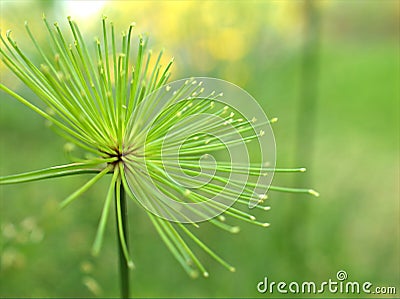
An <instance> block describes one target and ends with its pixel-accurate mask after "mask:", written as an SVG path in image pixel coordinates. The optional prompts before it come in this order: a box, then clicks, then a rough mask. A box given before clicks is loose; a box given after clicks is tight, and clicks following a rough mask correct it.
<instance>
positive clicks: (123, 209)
mask: <svg viewBox="0 0 400 299" xmlns="http://www.w3.org/2000/svg"><path fill="white" fill-rule="evenodd" d="M117 188H119V190H117ZM117 192H119V196H118V195H117ZM118 200H119V201H120V203H119V204H118ZM118 207H119V209H120V211H118ZM118 213H120V215H121V220H122V221H121V222H122V233H123V235H124V238H125V242H126V244H127V246H128V243H129V242H128V224H127V218H128V215H127V202H126V194H125V190H124V187H123V186H122V184H120V185H119V186H118V185H117V186H116V189H115V219H116V227H117V236H118V252H119V272H120V273H119V275H120V281H121V285H120V288H121V298H129V292H130V290H129V268H128V263H127V261H126V259H125V256H124V252H123V247H122V242H123V241H122V240H121V237H120V234H119V226H118Z"/></svg>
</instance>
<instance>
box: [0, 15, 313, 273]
mask: <svg viewBox="0 0 400 299" xmlns="http://www.w3.org/2000/svg"><path fill="white" fill-rule="evenodd" d="M43 21H44V28H45V30H46V31H47V34H48V38H49V39H48V40H49V43H48V44H46V45H45V46H44V45H39V43H38V42H37V40H36V39H35V37H34V34H33V33H32V32H31V31H30V29H29V26H28V24H25V27H26V31H27V35H28V36H29V38H30V40H31V42H32V46H33V47H34V48H35V49H36V51H37V53H38V54H39V56H40V61H39V62H36V61H35V62H34V61H32V60H31V59H30V58H29V57H28V56H27V55H26V54H25V52H24V50H23V49H21V48H19V46H18V44H17V42H16V41H15V40H14V39H13V37H12V36H11V34H10V31H8V32H7V33H6V34H5V36H3V35H2V36H1V43H2V46H1V49H0V54H1V59H2V62H3V63H4V64H5V66H7V67H8V68H9V70H10V71H11V72H12V73H14V74H15V75H16V76H17V77H18V78H19V79H20V80H21V81H22V82H23V83H24V84H25V85H26V86H27V87H28V88H30V89H31V90H32V91H33V92H34V93H35V94H36V95H37V97H38V98H39V99H40V100H41V102H42V104H41V105H35V104H33V103H32V102H31V101H30V100H28V99H27V98H24V97H23V96H22V95H20V94H18V93H16V92H15V91H13V90H11V89H10V88H8V87H7V86H5V85H4V84H3V83H1V84H0V89H1V90H2V91H3V92H5V93H6V94H9V95H11V96H12V97H13V98H15V99H16V100H18V101H19V102H21V103H22V104H24V105H25V106H27V107H28V108H30V109H32V110H33V111H35V112H36V113H38V114H40V115H41V116H42V117H44V118H45V119H46V121H47V122H48V123H50V124H51V127H52V128H53V129H54V130H56V132H57V133H58V134H60V135H61V136H63V137H64V138H65V139H66V140H67V141H68V143H67V145H66V147H65V149H66V150H67V151H68V152H71V151H72V150H73V148H74V147H79V148H81V149H83V150H85V151H87V152H88V153H89V154H90V155H89V156H90V157H91V158H84V159H83V158H80V159H78V158H75V157H72V155H71V157H72V158H73V159H74V160H75V161H72V162H73V163H70V164H65V165H60V166H53V167H50V168H45V169H42V170H37V171H33V172H28V173H23V174H18V175H8V176H3V177H0V184H13V183H22V182H28V181H35V180H41V179H47V178H53V177H60V176H69V175H77V174H82V173H92V174H93V177H92V178H91V179H90V180H89V181H88V182H86V183H85V184H84V185H83V186H81V187H80V188H78V189H77V190H76V191H75V192H73V193H72V194H71V195H70V196H68V197H67V198H66V199H65V200H64V201H62V202H61V207H65V206H67V205H68V204H70V203H71V202H73V201H74V200H75V199H77V198H78V197H79V196H80V195H82V194H83V193H84V192H85V191H86V190H88V189H89V188H90V187H91V186H92V185H94V184H95V183H96V182H97V181H99V180H100V179H101V178H103V177H105V176H110V177H111V179H110V185H109V189H108V192H107V194H106V195H105V200H104V207H103V211H102V214H101V216H100V222H99V226H98V230H97V234H96V237H95V241H94V244H93V253H94V254H97V253H98V252H99V250H100V247H101V243H102V238H103V234H104V230H105V226H106V222H107V218H108V214H109V209H110V206H111V202H112V198H113V196H114V195H115V202H116V211H117V216H116V220H117V227H118V235H119V240H120V246H121V248H122V252H123V256H124V258H125V260H126V262H127V264H128V265H129V266H130V267H132V266H133V262H132V260H131V257H130V255H129V251H128V246H127V240H126V234H125V231H124V220H123V214H124V213H123V210H124V207H122V205H123V199H124V197H125V196H126V195H127V196H129V198H130V199H132V200H133V201H134V202H136V203H139V204H140V206H142V207H144V208H145V209H146V212H147V215H148V217H149V219H150V220H151V222H152V223H153V225H154V227H155V229H156V230H157V232H158V233H159V234H160V236H161V238H162V240H163V241H164V242H165V244H166V246H167V247H168V248H169V249H170V251H171V253H172V254H173V255H174V256H175V258H176V259H177V260H178V262H179V263H180V264H181V265H182V267H183V268H184V269H185V270H186V271H187V272H188V273H189V274H190V275H192V276H195V275H196V273H198V272H199V271H200V272H201V273H202V274H203V275H204V276H205V277H207V276H208V275H209V274H208V271H207V270H206V269H205V267H204V266H203V264H202V262H201V261H200V260H199V259H198V258H197V257H196V256H195V255H194V254H193V252H192V250H191V248H190V247H189V246H188V245H187V242H188V241H190V242H192V243H194V244H196V245H197V246H199V247H200V248H201V249H203V250H204V251H205V252H207V253H208V254H209V255H210V256H211V257H212V258H214V259H215V260H216V261H218V262H219V263H220V264H221V265H223V266H225V267H226V268H227V269H229V270H230V271H234V267H232V266H231V265H230V264H228V263H227V262H226V261H225V260H223V259H222V258H221V257H220V256H218V255H217V254H216V253H215V252H214V251H212V250H211V249H210V248H209V247H208V246H207V245H206V244H205V243H203V242H202V241H201V240H199V239H198V238H197V237H196V236H195V234H194V233H193V232H192V231H193V228H196V227H198V226H199V222H202V221H209V222H210V223H212V224H214V225H215V226H217V227H219V228H221V229H223V230H226V231H228V232H231V233H237V232H239V227H237V226H233V225H230V224H229V220H230V219H232V218H236V219H239V220H243V221H246V222H250V223H252V224H255V225H258V226H261V227H268V226H269V224H268V223H265V222H260V221H258V220H257V219H256V218H255V217H254V216H253V215H252V214H251V208H257V209H262V210H265V211H266V210H269V206H263V205H261V204H262V203H263V202H264V201H265V200H266V199H267V195H266V192H267V190H268V189H269V190H272V191H284V192H301V193H310V194H312V195H316V196H317V195H318V193H316V192H315V191H313V190H309V189H293V188H284V187H276V186H272V185H271V181H272V176H273V173H274V172H303V171H305V169H304V168H295V169H277V168H275V167H274V166H275V143H274V138H273V134H272V129H271V128H270V123H273V122H275V121H276V119H275V118H274V119H271V120H268V119H267V118H266V117H265V114H264V113H263V111H262V109H261V108H260V107H259V106H257V104H256V102H255V101H254V100H253V99H252V98H251V97H250V96H249V95H248V94H247V93H246V92H244V91H243V90H241V89H240V88H239V87H237V86H235V85H233V84H230V83H228V82H225V81H222V80H218V79H210V78H191V79H186V80H179V81H176V82H172V83H169V84H167V80H168V78H169V76H170V67H171V64H172V60H171V61H170V62H169V63H168V64H167V65H165V66H162V65H161V57H162V52H161V53H160V54H159V55H158V56H156V57H153V55H152V52H151V51H147V50H146V45H147V39H146V38H143V37H142V36H139V39H138V43H137V45H135V43H133V42H132V40H133V38H132V35H133V29H134V24H132V25H131V26H130V27H129V28H128V30H127V32H123V33H122V36H117V35H116V34H115V29H114V26H113V24H112V23H107V22H106V18H103V19H102V23H101V25H102V33H101V37H100V38H96V39H95V40H94V42H93V44H91V45H87V43H86V42H85V39H84V37H83V35H82V34H81V32H80V30H79V28H78V26H77V24H76V23H75V22H74V21H72V20H71V19H70V18H68V25H69V29H70V34H68V35H67V34H65V33H64V32H63V30H61V29H60V27H59V26H58V24H57V23H55V24H54V25H50V24H49V22H48V21H47V20H46V18H44V17H43ZM117 37H118V38H117ZM44 47H45V48H44ZM253 144H255V145H254V146H253ZM250 151H251V154H249V153H250ZM260 160H261V162H259V161H260Z"/></svg>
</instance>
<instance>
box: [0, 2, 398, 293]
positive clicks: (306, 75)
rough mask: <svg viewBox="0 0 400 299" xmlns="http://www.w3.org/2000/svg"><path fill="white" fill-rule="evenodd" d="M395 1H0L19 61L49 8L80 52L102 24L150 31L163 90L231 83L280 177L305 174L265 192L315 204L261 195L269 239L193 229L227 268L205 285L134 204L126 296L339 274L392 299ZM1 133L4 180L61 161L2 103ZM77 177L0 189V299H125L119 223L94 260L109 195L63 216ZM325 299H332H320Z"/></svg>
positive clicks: (28, 119)
mask: <svg viewBox="0 0 400 299" xmlns="http://www.w3.org/2000/svg"><path fill="white" fill-rule="evenodd" d="M399 3H400V2H399V1H384V0H383V1H313V2H307V1H243V2H242V1H234V2H224V1H221V2H217V1H202V2H197V1H187V2H183V1H176V2H175V1H166V2H163V1H155V2H153V1H42V2H41V1H32V2H29V1H4V0H2V1H1V2H0V5H1V6H0V7H1V30H2V33H3V34H4V33H5V31H6V30H7V29H12V30H13V36H14V38H15V39H17V40H18V42H19V45H21V47H24V46H25V49H27V51H28V52H29V51H30V49H32V46H31V45H30V44H29V43H28V42H27V40H28V39H27V38H26V35H25V33H24V21H25V20H28V21H29V23H30V26H31V27H32V30H33V31H34V32H35V33H36V36H37V37H38V38H39V39H41V42H42V43H45V42H46V38H47V37H46V36H45V35H42V34H43V33H44V32H45V31H44V27H43V26H42V22H41V16H42V13H43V12H44V13H45V14H46V15H47V17H48V19H49V20H50V21H56V20H57V21H58V22H59V23H60V24H62V25H63V26H65V25H66V16H67V15H71V16H73V18H74V19H75V20H77V21H78V23H79V25H80V27H81V30H82V32H84V34H85V35H86V36H87V37H88V38H89V41H90V40H91V37H92V36H95V35H98V34H99V30H100V16H101V15H102V14H105V15H107V16H108V17H109V19H110V20H112V21H113V22H114V23H115V25H116V28H118V30H120V31H122V30H125V29H126V28H127V27H128V26H129V24H130V23H131V22H132V21H135V22H136V24H137V29H136V32H137V33H138V34H139V33H148V34H149V35H150V44H151V46H152V48H153V49H154V50H160V49H162V48H163V47H165V48H166V52H165V53H166V55H165V60H168V59H170V57H172V56H174V57H175V65H174V68H173V77H172V79H179V78H184V77H188V76H211V77H218V78H222V79H224V80H228V81H231V82H233V83H235V84H237V85H239V86H241V87H242V88H244V89H245V90H247V91H248V92H249V93H250V94H251V95H253V96H254V97H255V98H256V99H257V100H258V101H259V102H260V104H261V105H262V106H263V108H264V109H265V111H266V113H267V115H268V116H269V117H279V122H278V123H277V124H276V125H274V132H275V138H276V143H277V155H278V160H277V165H278V166H282V167H290V166H307V168H308V172H307V173H305V174H294V175H291V174H280V175H276V176H275V179H274V183H275V184H276V185H286V186H303V187H312V188H315V189H317V190H318V191H319V192H320V193H321V196H320V198H313V197H309V196H297V195H291V194H289V195H287V194H281V193H270V199H269V200H270V202H269V203H270V205H271V206H272V210H271V211H270V212H266V213H265V214H263V215H259V218H260V219H265V220H266V221H268V222H271V224H272V225H271V227H270V228H268V229H261V228H258V227H253V226H251V225H246V224H240V225H241V227H242V230H241V233H240V234H238V235H230V234H228V233H226V232H223V231H219V230H218V229H216V228H214V227H210V226H209V225H207V224H205V225H203V226H202V228H201V229H200V230H199V232H198V234H199V235H200V236H201V238H202V239H203V240H204V241H205V242H206V243H207V244H208V245H210V247H211V248H213V249H214V250H215V251H216V252H217V253H219V254H221V255H222V256H224V257H225V258H226V259H227V260H228V261H230V262H231V263H232V264H233V265H235V267H236V268H237V272H236V273H229V272H228V271H226V270H225V269H224V268H222V267H221V266H220V265H219V264H217V263H216V262H214V261H213V260H212V259H211V258H209V257H208V256H207V255H206V254H205V253H204V252H202V251H200V250H199V251H198V255H199V257H200V259H201V260H203V261H204V263H205V265H206V266H207V267H208V269H209V271H210V277H209V278H208V279H203V278H199V279H195V280H193V279H190V278H189V277H188V276H187V275H186V274H185V272H184V271H183V270H182V269H181V268H180V266H179V264H178V263H177V262H176V261H175V260H174V258H173V256H172V255H171V254H170V252H169V251H168V250H167V248H166V247H165V246H164V244H163V242H162V241H161V239H160V238H159V237H158V234H157V233H156V231H155V230H154V229H153V227H152V225H151V223H150V222H149V221H148V218H147V216H146V215H145V213H144V212H143V211H142V210H140V209H139V208H138V206H136V205H133V204H131V205H130V206H129V213H130V216H129V217H130V230H131V231H130V233H131V236H130V241H131V242H130V243H131V244H130V246H131V251H132V254H133V257H134V261H135V263H136V269H135V270H134V271H133V273H132V277H131V279H132V289H133V291H132V295H133V296H135V297H272V295H271V294H259V293H258V292H257V289H256V286H257V283H258V282H259V281H261V280H263V279H264V277H265V276H267V277H268V278H269V279H270V280H274V281H286V282H290V281H299V282H302V281H315V282H321V281H325V280H328V279H329V278H332V279H335V277H336V272H337V271H339V270H345V271H346V272H347V273H348V280H351V281H359V282H364V281H370V282H372V283H373V285H374V286H395V287H396V288H397V296H399V293H400V285H399V282H400V269H399V265H400V261H399V252H400V224H399V214H400V211H399V102H400V95H399V82H400V58H399V17H400V12H399V11H400V8H399V5H400V4H399ZM31 55H32V57H34V55H35V54H34V52H32V54H31ZM0 71H1V81H2V82H3V83H4V84H6V85H7V86H9V87H12V88H13V89H15V90H17V91H18V92H19V93H21V94H23V95H24V96H26V97H27V98H29V99H32V100H33V101H35V100H34V97H35V96H34V95H32V94H31V93H30V92H29V91H28V90H26V89H25V88H24V87H23V86H22V84H21V83H20V82H18V81H17V80H16V79H15V78H14V77H13V76H11V75H10V74H9V72H8V71H7V70H6V69H5V66H4V64H1V65H0ZM0 136H1V137H0V146H1V156H0V174H1V175H6V174H12V173H18V172H24V171H28V170H34V169H39V168H43V167H48V166H52V165H56V164H63V163H66V162H67V159H66V157H65V155H64V151H63V145H64V142H63V140H62V139H61V138H60V137H58V136H57V135H56V134H55V133H53V132H52V131H51V130H49V129H48V128H46V125H45V122H44V121H43V119H41V118H40V117H39V116H37V115H36V114H34V113H33V112H31V111H30V110H28V109H27V108H26V107H24V106H22V105H21V104H19V103H17V101H15V100H13V99H11V98H10V97H8V96H6V95H5V94H4V93H3V94H1V95H0ZM86 180H87V177H84V176H82V177H71V178H65V179H54V180H51V181H42V182H35V183H26V184H23V185H13V186H1V188H0V196H1V199H0V205H1V210H0V226H1V234H0V250H1V252H0V255H1V259H0V261H1V264H0V267H1V268H0V296H1V297H26V296H29V297H93V296H102V297H113V296H117V295H118V294H119V291H118V286H119V284H118V274H117V265H116V260H117V252H116V243H115V242H116V241H115V239H116V236H115V227H114V224H113V221H110V222H109V225H108V227H107V235H106V239H105V243H104V247H103V250H102V252H101V254H100V256H99V257H98V258H93V257H91V255H90V248H91V245H92V241H93V239H94V236H95V231H96V227H97V223H98V219H99V215H100V211H101V207H102V200H103V198H104V192H105V190H106V186H107V184H104V185H101V184H97V185H96V187H94V188H92V189H91V190H89V191H88V192H87V193H86V194H85V195H84V196H83V197H82V198H81V199H80V200H77V201H76V202H75V203H74V204H73V205H72V206H70V207H68V208H67V209H65V210H63V211H59V210H58V203H59V202H60V201H61V200H62V199H64V198H65V197H66V196H67V195H69V194H70V193H71V192H72V191H74V190H75V188H76V187H78V186H81V185H82V184H83V183H84V182H85V181H86ZM273 296H275V297H276V296H279V294H277V293H274V294H273ZM281 296H282V297H295V296H297V297H302V296H304V297H310V295H301V294H299V295H295V294H291V295H290V296H289V295H288V294H286V295H281ZM329 296H331V297H333V296H336V297H337V296H338V294H336V295H334V294H329V293H325V294H321V295H319V296H318V297H329ZM342 296H344V295H342ZM375 296H376V295H375ZM392 296H393V295H392ZM362 297H365V294H363V295H362Z"/></svg>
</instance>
